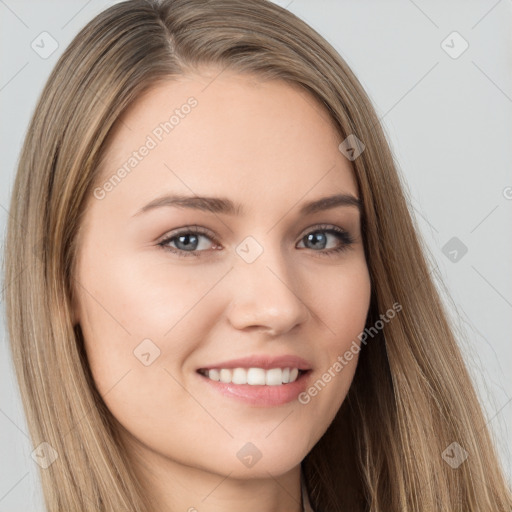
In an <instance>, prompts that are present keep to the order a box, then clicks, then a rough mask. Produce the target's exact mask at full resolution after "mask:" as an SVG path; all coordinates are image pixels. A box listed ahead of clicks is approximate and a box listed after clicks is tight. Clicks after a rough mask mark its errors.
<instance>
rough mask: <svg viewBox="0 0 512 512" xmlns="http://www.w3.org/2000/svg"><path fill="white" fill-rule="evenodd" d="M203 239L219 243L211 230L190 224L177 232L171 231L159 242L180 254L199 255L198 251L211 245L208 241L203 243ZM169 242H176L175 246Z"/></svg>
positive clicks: (167, 248)
mask: <svg viewBox="0 0 512 512" xmlns="http://www.w3.org/2000/svg"><path fill="white" fill-rule="evenodd" d="M201 239H208V240H211V241H213V242H214V243H217V242H216V240H215V238H214V237H213V235H211V234H210V233H209V231H207V230H204V229H202V228H199V227H197V226H188V227H186V228H182V229H181V230H179V231H177V232H175V233H171V234H170V235H169V236H167V237H166V238H165V239H164V240H162V241H161V242H158V245H159V246H160V247H162V248H163V249H164V250H166V251H170V252H172V253H174V254H177V255H178V256H185V257H186V256H199V254H197V253H198V252H199V253H200V252H203V251H205V250H208V245H209V244H208V242H203V243H201ZM169 244H175V247H172V246H170V245H169ZM215 248H218V247H215Z"/></svg>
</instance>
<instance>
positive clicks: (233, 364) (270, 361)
mask: <svg viewBox="0 0 512 512" xmlns="http://www.w3.org/2000/svg"><path fill="white" fill-rule="evenodd" d="M212 368H263V369H265V370H269V369H271V368H298V369H299V370H310V369H311V364H310V363H309V362H308V361H306V360H305V359H302V358H301V357H298V356H294V355H291V354H287V355H282V356H269V355H253V356H248V357H241V358H239V359H230V360H229V361H221V362H219V363H215V364H209V365H207V366H202V367H201V368H199V369H200V370H208V369H212Z"/></svg>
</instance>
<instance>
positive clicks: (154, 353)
mask: <svg viewBox="0 0 512 512" xmlns="http://www.w3.org/2000/svg"><path fill="white" fill-rule="evenodd" d="M133 354H134V356H135V357H136V358H137V359H138V360H139V361H140V362H141V363H142V364H143V365H144V366H149V365H151V364H153V363H154V362H155V360H156V359H157V358H158V357H160V349H159V348H158V347H157V346H156V345H155V344H154V343H153V342H152V341H151V340H150V339H149V338H146V339H144V340H142V341H141V342H140V343H139V344H138V345H137V346H136V347H135V350H134V351H133Z"/></svg>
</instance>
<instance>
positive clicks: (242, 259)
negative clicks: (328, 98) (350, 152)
mask: <svg viewBox="0 0 512 512" xmlns="http://www.w3.org/2000/svg"><path fill="white" fill-rule="evenodd" d="M217 74H218V71H213V72H212V73H211V74H210V75H207V73H206V71H205V73H204V75H201V76H188V77H182V78H181V79H180V80H179V81H173V82H168V83H165V84H160V85H158V86H157V87H156V88H154V89H152V90H150V91H149V92H148V93H146V94H145V95H144V96H143V97H141V98H140V99H139V100H138V101H137V102H136V103H135V104H134V105H133V106H132V107H131V108H130V109H129V110H128V111H127V112H126V113H125V115H124V116H123V118H122V122H120V123H118V125H117V127H116V131H115V132H114V133H113V136H112V137H111V139H110V144H109V146H108V151H107V153H106V157H105V160H104V161H103V162H102V178H101V179H100V181H99V182H98V184H97V187H96V188H95V189H94V194H93V196H91V197H90V200H89V204H88V208H87V210H86V212H85V216H84V219H83V223H82V226H81V232H80V239H79V243H80V245H79V253H78V259H77V267H76V268H77V274H76V276H75V277H76V280H77V281H76V286H77V291H78V298H77V301H76V304H75V321H76V322H79V323H80V325H81V328H82V332H83V334H84V339H85V345H86V352H87V356H88V361H89V364H90V367H91V370H92V374H93V377H94V381H95V383H96V386H97V388H98V390H99V392H100V393H101V394H102V396H103V397H104V401H105V403H106V405H107V407H108V408H109V410H110V411H111V413H112V415H113V416H114V417H115V419H116V420H117V422H118V423H119V424H120V426H121V428H120V431H121V435H122V436H124V438H125V439H126V440H127V441H128V442H129V444H130V446H132V447H133V452H134V453H137V455H138V456H139V458H140V460H141V461H143V463H144V464H147V467H150V466H151V467H152V468H153V469H154V468H155V467H160V468H164V467H167V468H172V467H174V468H176V467H178V466H182V467H184V466H187V467H188V468H189V469H190V468H195V469H196V470H197V469H199V470H205V471H208V472H209V473H214V474H217V475H219V474H220V475H224V476H225V475H227V474H228V473H229V474H230V475H231V476H232V477H233V478H241V479H244V478H262V477H268V474H269V473H270V474H272V475H279V474H284V473H285V472H287V471H289V470H291V469H292V468H294V467H296V466H297V465H298V464H300V462H301V460H302V459H303V458H304V457H305V455H306V454H307V453H308V452H309V451H310V449H311V448H312V447H313V445H314V444H315V443H316V442H317V441H318V440H319V438H320V437H321V436H322V434H323V433H324V432H325V430H326V429H327V427H328V426H329V424H330V423H331V421H332V420H333V418H334V416H335V414H336V412H337V411H338V409H339V407H340V405H341V403H342V402H343V400H344V398H345V396H346V393H347V391H348V388H349V386H350V383H351V380H352V378H353V375H354V371H355V368H356V364H357V354H356V355H355V356H354V357H353V359H352V360H350V361H349V362H347V361H345V363H346V364H344V365H343V366H342V369H341V370H340V369H339V366H340V365H336V362H337V361H338V356H343V354H344V353H345V352H346V351H347V350H348V349H349V348H350V347H351V346H354V340H355V341H356V342H357V336H358V334H359V333H360V332H361V331H362V330H363V329H364V324H365V320H366V316H367V312H368V308H369V302H370V280H369V274H368V269H367V265H366V261H365V254H364V249H363V243H362V238H361V227H360V212H359V209H358V207H357V205H356V204H355V203H354V204H351V203H350V201H349V202H346V201H345V202H344V201H343V200H341V201H331V202H329V201H327V202H326V203H325V204H323V205H322V203H319V204H318V203H317V202H318V201H319V200H322V199H325V198H330V197H333V196H351V197H353V198H358V189H357V185H356V181H355V179H354V176H353V172H352V170H351V165H350V162H349V161H348V160H347V159H346V158H345V156H344V155H343V154H342V153H341V152H340V151H339V149H338V145H339V144H340V143H341V142H342V138H340V137H339V135H338V134H337V133H336V132H335V130H334V128H333V126H332V125H331V123H330V120H329V118H328V115H327V113H326V112H325V111H324V110H323V109H322V107H321V106H320V105H319V104H318V103H317V102H316V101H315V100H314V99H313V98H312V97H311V96H310V95H308V94H307V93H306V92H304V91H302V90H298V89H295V88H293V87H291V86H290V85H287V84H285V83H284V82H279V81H271V82H267V83H259V82H257V81H255V79H254V78H251V77H249V76H248V75H243V76H241V75H236V74H229V73H228V72H223V73H222V74H221V75H220V76H218V77H217V78H214V77H215V76H216V75H217ZM191 97H192V98H191ZM189 98H191V99H189ZM166 123H167V124H166ZM178 196H179V197H180V198H181V199H180V201H181V202H175V203H172V199H171V197H174V199H176V197H178ZM200 198H209V199H200ZM342 199H343V197H342ZM315 204H316V206H315ZM335 230H338V231H339V233H338V232H337V231H335ZM237 360H240V361H237ZM234 368H241V370H240V369H238V370H235V371H234V370H233V369H234ZM249 368H251V370H248V369H249ZM286 368H290V370H286ZM334 368H336V369H337V370H334ZM283 369H284V370H283ZM268 370H270V371H268ZM297 370H301V371H300V372H299V374H298V378H297V380H295V381H294V382H292V383H290V382H288V383H283V381H284V382H286V381H287V380H289V379H290V378H291V379H294V378H295V377H296V376H297ZM329 370H330V378H329V376H327V377H326V376H325V373H326V372H329ZM207 372H208V376H207V375H206V373H207ZM219 378H220V379H221V380H220V381H217V380H214V379H219ZM233 379H234V382H231V381H232V380H233ZM244 379H248V380H249V383H247V384H240V382H244ZM263 383H265V384H263ZM267 383H268V384H267ZM315 383H316V388H315ZM312 388H314V390H313V391H311V392H310V391H309V390H310V389H312ZM315 390H316V393H315ZM299 398H300V399H299Z"/></svg>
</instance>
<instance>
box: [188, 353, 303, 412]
mask: <svg viewBox="0 0 512 512" xmlns="http://www.w3.org/2000/svg"><path fill="white" fill-rule="evenodd" d="M197 373H198V374H200V375H201V376H202V378H203V379H204V381H205V382H206V383H207V384H210V386H211V387H212V388H213V389H214V390H216V391H219V392H220V393H221V394H223V395H225V396H229V397H232V398H235V399H238V400H241V401H243V402H246V403H249V404H252V405H257V406H262V407H268V406H274V405H282V404H285V403H287V402H290V401H292V400H294V399H295V398H297V396H298V395H299V393H300V392H301V391H303V390H304V388H305V386H306V377H307V376H308V375H309V374H310V373H311V365H310V363H309V362H308V361H306V360H304V359H302V358H300V357H297V356H293V355H285V356H279V357H271V356H252V357H245V358H241V359H235V360H231V361H224V362H220V363H216V364H212V365H210V366H207V367H202V368H199V369H198V370H197Z"/></svg>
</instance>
